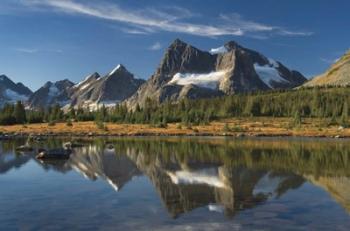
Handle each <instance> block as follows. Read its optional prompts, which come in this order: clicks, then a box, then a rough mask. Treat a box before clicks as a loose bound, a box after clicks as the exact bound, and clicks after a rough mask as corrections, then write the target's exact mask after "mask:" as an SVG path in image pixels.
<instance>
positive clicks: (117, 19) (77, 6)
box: [0, 0, 350, 90]
mask: <svg viewBox="0 0 350 231" xmlns="http://www.w3.org/2000/svg"><path fill="white" fill-rule="evenodd" d="M348 9H350V1H347V0H307V1H305V0H284V1H281V0H158V1H155V0H127V1H125V0H124V1H122V0H1V1H0V51H1V55H0V74H5V75H7V76H8V77H10V78H11V79H12V80H13V81H15V82H19V81H20V82H22V83H24V84H25V85H27V86H28V87H29V88H31V89H32V90H36V89H38V88H39V87H41V86H42V85H43V84H44V83H45V82H47V81H58V80H62V79H66V78H68V79H70V80H71V81H73V82H79V81H81V80H82V79H83V78H85V77H86V76H87V75H89V74H91V73H93V72H98V73H100V74H101V75H103V74H106V73H108V72H110V71H111V70H112V69H113V68H114V67H115V66H117V65H118V64H119V63H121V64H123V65H124V66H126V68H127V69H128V70H129V71H130V72H132V73H134V74H135V75H136V76H137V77H138V78H143V79H148V78H149V76H150V75H151V74H152V73H153V72H154V71H155V69H156V68H157V66H158V65H159V63H160V60H161V59H162V57H163V54H164V52H165V50H166V49H167V47H168V46H169V45H170V44H171V43H172V42H173V40H175V39H176V38H179V39H181V40H183V41H185V42H187V43H190V44H192V45H193V46H195V47H197V48H199V49H201V50H210V49H211V48H216V47H220V46H222V45H223V44H224V43H226V42H227V41H231V40H234V41H236V42H238V43H239V44H241V45H242V46H244V47H247V48H250V49H254V50H257V51H259V52H261V53H262V54H264V55H266V56H267V57H270V58H273V59H275V60H278V61H280V62H282V63H283V64H285V65H286V66H287V67H289V68H291V69H295V70H298V71H300V72H301V73H302V74H304V75H305V76H307V77H312V76H315V75H317V74H320V73H322V72H323V71H325V70H326V69H327V68H328V67H329V66H330V65H331V64H332V63H333V62H334V61H335V60H336V59H337V58H339V57H340V56H341V55H343V54H344V53H345V52H346V51H347V50H348V49H349V47H350V30H349V22H350V14H349V13H348Z"/></svg>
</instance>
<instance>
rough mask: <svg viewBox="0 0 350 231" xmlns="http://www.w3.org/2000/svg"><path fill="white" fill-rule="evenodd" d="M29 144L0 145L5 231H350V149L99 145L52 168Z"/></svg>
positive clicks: (314, 143) (224, 143) (139, 142)
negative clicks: (25, 148)
mask: <svg viewBox="0 0 350 231" xmlns="http://www.w3.org/2000/svg"><path fill="white" fill-rule="evenodd" d="M65 141H66V140H48V141H45V142H43V143H33V145H34V146H35V147H38V148H39V147H46V148H54V147H60V146H62V142H65ZM24 142H25V141H24V140H16V141H2V142H1V143H0V230H6V231H8V230H349V227H350V216H349V215H350V143H349V141H348V140H342V141H341V140H338V141H336V140H325V139H324V140H312V139H308V140H301V139H224V138H120V139H114V140H110V141H108V142H107V141H106V140H103V139H95V140H90V141H85V142H84V146H83V147H81V148H76V149H74V153H73V154H72V155H71V157H70V159H69V160H67V161H50V162H40V161H38V160H36V159H35V158H34V156H35V153H16V152H15V151H14V149H15V147H16V146H18V145H21V144H23V143H24Z"/></svg>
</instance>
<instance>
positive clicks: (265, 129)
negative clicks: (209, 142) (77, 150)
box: [0, 118, 350, 140]
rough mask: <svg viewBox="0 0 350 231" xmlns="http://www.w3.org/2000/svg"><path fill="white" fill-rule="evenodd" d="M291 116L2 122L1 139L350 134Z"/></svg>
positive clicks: (346, 131) (324, 135)
mask: <svg viewBox="0 0 350 231" xmlns="http://www.w3.org/2000/svg"><path fill="white" fill-rule="evenodd" d="M289 123H290V122H289V120H288V118H232V119H226V120H220V121H214V122H211V123H210V124H208V125H199V126H191V127H185V126H183V125H179V124H168V126H167V127H166V128H157V127H152V126H150V125H145V124H115V123H105V125H104V128H103V129H101V128H98V126H97V125H96V124H95V123H94V122H74V123H73V126H67V125H66V123H57V124H55V125H54V126H49V125H48V124H47V123H42V124H28V125H12V126H0V140H3V139H11V138H17V137H28V136H34V137H77V138H83V137H109V138H113V137H116V138H117V137H151V136H154V137H200V136H202V137H231V138H235V137H236V138H240V137H300V138H350V128H343V127H341V126H337V125H334V126H327V127H322V126H321V124H322V123H323V122H322V121H320V120H317V119H305V121H303V124H302V125H301V126H300V127H297V128H291V127H289Z"/></svg>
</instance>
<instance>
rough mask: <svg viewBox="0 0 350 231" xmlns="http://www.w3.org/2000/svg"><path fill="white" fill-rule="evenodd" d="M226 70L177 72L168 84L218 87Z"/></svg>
mask: <svg viewBox="0 0 350 231" xmlns="http://www.w3.org/2000/svg"><path fill="white" fill-rule="evenodd" d="M225 75H226V71H216V72H210V73H207V74H195V73H177V74H175V75H174V77H173V78H172V79H171V80H170V81H169V82H168V84H177V85H184V86H185V85H189V84H193V85H196V86H198V87H205V88H211V89H217V88H218V86H219V84H220V81H221V80H222V79H223V78H224V77H225Z"/></svg>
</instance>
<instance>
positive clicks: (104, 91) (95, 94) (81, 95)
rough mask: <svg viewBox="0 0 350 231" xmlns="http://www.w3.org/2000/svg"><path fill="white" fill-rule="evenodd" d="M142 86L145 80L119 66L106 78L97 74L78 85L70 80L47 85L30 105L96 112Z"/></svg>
mask: <svg viewBox="0 0 350 231" xmlns="http://www.w3.org/2000/svg"><path fill="white" fill-rule="evenodd" d="M142 83H144V80H142V79H136V78H135V77H134V75H133V74H131V73H130V72H129V71H128V70H127V69H126V68H125V67H124V66H123V65H121V64H119V65H118V66H117V67H116V68H114V69H113V70H112V71H111V72H110V73H108V74H107V75H105V76H103V77H102V76H100V75H99V74H98V73H96V72H95V73H93V74H91V75H89V76H87V77H86V78H85V79H84V80H83V81H81V82H80V83H78V84H74V83H73V82H71V81H69V80H67V79H66V80H63V81H58V82H55V83H52V82H47V83H46V84H45V85H44V86H43V87H41V88H40V89H39V90H37V91H36V92H34V93H33V95H32V96H31V97H30V98H29V100H28V106H29V108H45V107H48V106H50V105H54V104H59V105H60V106H61V107H64V108H69V107H75V108H78V107H83V108H89V109H91V110H95V109H97V108H98V107H99V106H101V105H102V104H103V105H106V106H109V105H115V104H116V103H118V102H121V101H123V100H125V99H126V98H128V97H129V96H131V95H132V94H133V93H134V92H136V90H137V89H138V87H139V86H140V85H141V84H142Z"/></svg>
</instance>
